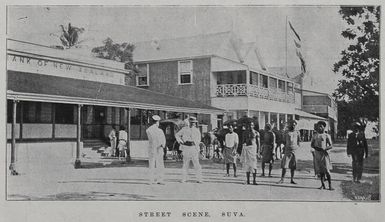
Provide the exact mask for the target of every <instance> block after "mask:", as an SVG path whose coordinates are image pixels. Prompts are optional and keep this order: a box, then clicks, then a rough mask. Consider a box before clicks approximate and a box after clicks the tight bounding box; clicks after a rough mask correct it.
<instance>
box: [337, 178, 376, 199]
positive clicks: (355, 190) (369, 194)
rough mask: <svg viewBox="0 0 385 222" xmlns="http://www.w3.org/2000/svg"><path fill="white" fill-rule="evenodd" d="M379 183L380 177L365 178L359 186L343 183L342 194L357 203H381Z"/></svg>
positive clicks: (350, 182) (348, 182) (349, 182)
mask: <svg viewBox="0 0 385 222" xmlns="http://www.w3.org/2000/svg"><path fill="white" fill-rule="evenodd" d="M379 182H380V177H379V176H373V177H365V178H363V180H362V181H361V183H359V184H358V183H353V182H352V181H343V182H342V183H341V188H342V193H343V195H344V196H345V197H347V198H349V199H351V200H355V201H379V200H380V185H379Z"/></svg>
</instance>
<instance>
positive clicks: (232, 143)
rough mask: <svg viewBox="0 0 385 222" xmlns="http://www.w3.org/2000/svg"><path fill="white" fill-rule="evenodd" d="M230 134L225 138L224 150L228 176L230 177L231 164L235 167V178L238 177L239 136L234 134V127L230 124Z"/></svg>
mask: <svg viewBox="0 0 385 222" xmlns="http://www.w3.org/2000/svg"><path fill="white" fill-rule="evenodd" d="M228 128H229V131H230V132H229V133H227V134H226V137H225V147H224V150H223V157H224V160H225V165H226V175H225V176H227V177H229V176H230V164H232V165H233V169H234V177H237V164H236V163H237V148H238V143H239V138H238V134H237V133H235V132H234V126H233V125H231V124H229V125H228Z"/></svg>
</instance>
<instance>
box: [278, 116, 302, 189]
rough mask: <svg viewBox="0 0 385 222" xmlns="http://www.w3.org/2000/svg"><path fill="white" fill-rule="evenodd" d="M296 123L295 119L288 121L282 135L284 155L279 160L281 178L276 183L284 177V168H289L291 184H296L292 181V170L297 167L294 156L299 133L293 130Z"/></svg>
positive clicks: (297, 145) (281, 181)
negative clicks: (286, 130)
mask: <svg viewBox="0 0 385 222" xmlns="http://www.w3.org/2000/svg"><path fill="white" fill-rule="evenodd" d="M296 125H297V122H296V121H295V120H292V121H290V122H289V125H288V132H287V133H286V134H285V135H284V141H285V148H284V156H283V158H282V161H281V167H282V176H281V180H280V181H278V183H283V180H284V178H285V174H286V169H290V173H291V180H290V183H291V184H297V183H296V182H294V180H293V178H294V171H295V169H296V168H297V160H296V158H295V151H296V150H297V149H298V147H299V141H300V138H299V133H298V131H295V126H296Z"/></svg>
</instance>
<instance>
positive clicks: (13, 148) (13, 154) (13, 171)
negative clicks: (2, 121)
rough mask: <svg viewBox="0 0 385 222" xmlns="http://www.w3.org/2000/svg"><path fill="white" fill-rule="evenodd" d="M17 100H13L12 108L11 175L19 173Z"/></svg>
mask: <svg viewBox="0 0 385 222" xmlns="http://www.w3.org/2000/svg"><path fill="white" fill-rule="evenodd" d="M17 102H18V101H16V100H13V104H12V105H13V110H12V143H11V163H10V165H9V170H10V171H11V175H19V173H18V172H17V171H16V130H15V127H16V113H17Z"/></svg>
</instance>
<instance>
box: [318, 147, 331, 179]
mask: <svg viewBox="0 0 385 222" xmlns="http://www.w3.org/2000/svg"><path fill="white" fill-rule="evenodd" d="M332 168H333V166H332V163H331V161H330V156H329V154H328V153H327V152H323V151H317V150H316V151H314V170H315V172H316V174H320V173H330V170H331V169H332Z"/></svg>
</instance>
